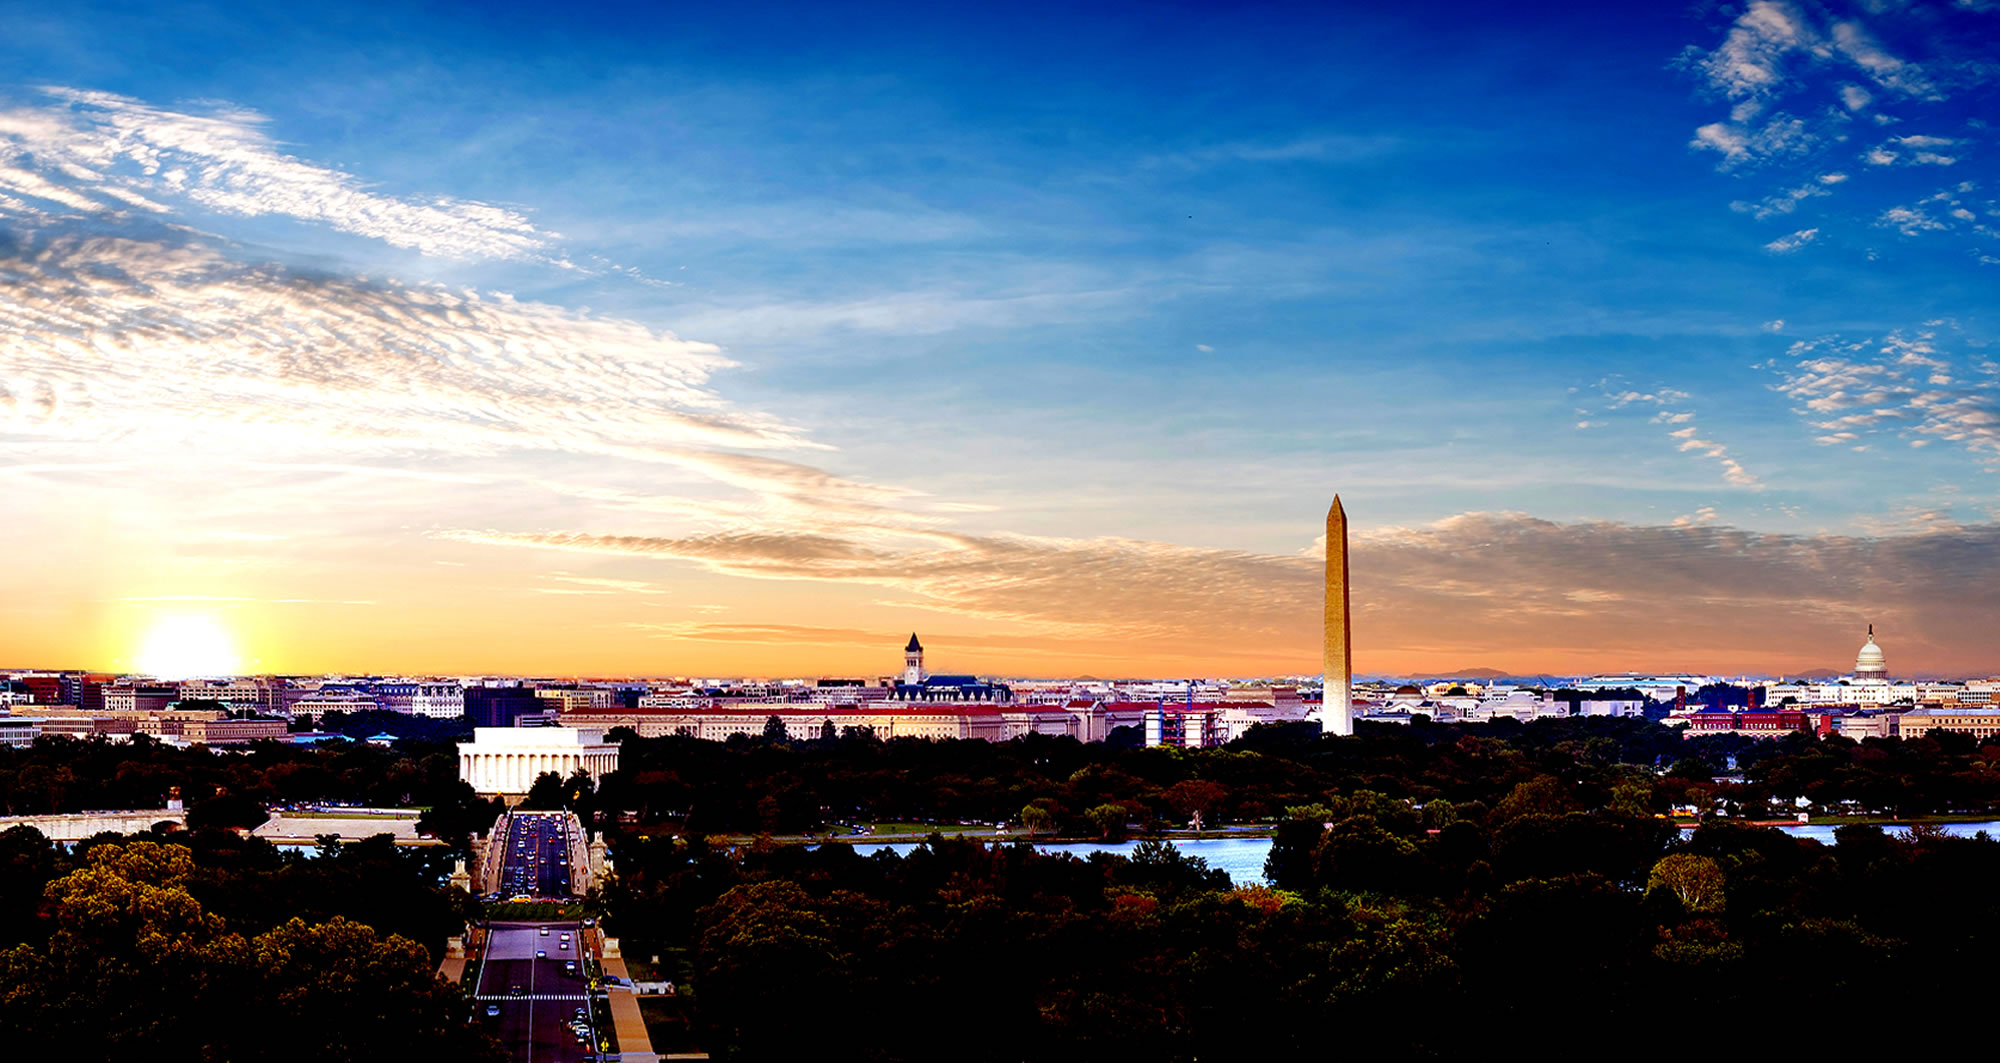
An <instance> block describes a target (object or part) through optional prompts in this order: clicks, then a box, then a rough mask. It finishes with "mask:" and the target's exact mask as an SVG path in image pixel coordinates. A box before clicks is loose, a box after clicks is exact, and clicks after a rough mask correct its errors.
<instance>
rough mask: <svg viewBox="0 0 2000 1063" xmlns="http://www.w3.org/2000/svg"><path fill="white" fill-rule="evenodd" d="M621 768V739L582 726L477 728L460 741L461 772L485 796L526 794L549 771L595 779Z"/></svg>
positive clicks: (473, 787) (567, 776)
mask: <svg viewBox="0 0 2000 1063" xmlns="http://www.w3.org/2000/svg"><path fill="white" fill-rule="evenodd" d="M617 770H618V743H616V742H606V741H605V740H604V733H603V732H602V731H598V730H594V729H589V730H586V729H583V728H577V727H475V728H473V731H472V741H470V742H460V743H459V744H458V777H459V778H460V779H462V780H464V781H465V782H466V783H468V784H469V785H471V787H472V789H473V790H474V791H475V792H477V793H480V794H484V795H499V796H503V797H511V796H519V795H524V794H526V793H527V792H528V789H529V788H530V787H532V786H534V784H535V780H536V779H537V778H539V777H540V776H541V775H542V774H543V773H545V772H554V773H555V774H556V775H558V776H561V777H562V778H565V779H567V778H569V777H570V776H571V775H574V774H575V773H576V772H578V771H585V772H589V773H590V777H591V778H593V779H601V778H603V777H604V776H605V775H607V774H609V773H611V772H614V771H617Z"/></svg>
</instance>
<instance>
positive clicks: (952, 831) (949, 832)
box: [840, 823, 1023, 838]
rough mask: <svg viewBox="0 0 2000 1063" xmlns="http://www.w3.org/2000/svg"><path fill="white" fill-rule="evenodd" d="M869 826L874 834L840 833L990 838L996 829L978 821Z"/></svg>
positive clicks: (866, 835) (1014, 831) (1013, 831)
mask: <svg viewBox="0 0 2000 1063" xmlns="http://www.w3.org/2000/svg"><path fill="white" fill-rule="evenodd" d="M869 826H871V827H873V828H874V829H875V830H874V833H873V834H862V835H854V834H842V835H840V837H843V838H874V837H880V836H882V835H885V834H898V835H914V836H916V837H919V838H922V837H927V836H929V835H930V834H932V833H937V834H942V835H944V836H945V837H947V838H949V837H952V836H953V835H957V834H980V835H985V836H986V837H988V838H991V837H993V836H994V829H995V828H994V827H993V826H992V825H991V824H976V823H975V824H963V823H871V824H869ZM1005 833H1006V834H1007V835H1014V834H1019V833H1023V832H1022V831H1021V829H1020V828H1018V827H1017V828H1014V829H1012V830H1008V831H1006V832H1005Z"/></svg>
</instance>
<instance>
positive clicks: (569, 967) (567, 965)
mask: <svg viewBox="0 0 2000 1063" xmlns="http://www.w3.org/2000/svg"><path fill="white" fill-rule="evenodd" d="M563 970H564V971H566V972H568V973H570V974H575V973H576V961H575V960H564V961H563Z"/></svg>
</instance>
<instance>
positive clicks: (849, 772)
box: [594, 717, 2000, 838]
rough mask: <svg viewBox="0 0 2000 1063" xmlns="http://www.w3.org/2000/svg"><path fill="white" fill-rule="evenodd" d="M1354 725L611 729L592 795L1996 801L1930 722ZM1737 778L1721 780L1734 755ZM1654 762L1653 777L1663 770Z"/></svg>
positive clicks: (784, 813)
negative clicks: (912, 732) (1220, 742)
mask: <svg viewBox="0 0 2000 1063" xmlns="http://www.w3.org/2000/svg"><path fill="white" fill-rule="evenodd" d="M1363 730H1364V736H1363V737H1364V739H1365V740H1363V741H1356V742H1322V741H1320V740H1319V738H1318V734H1317V731H1316V729H1314V728H1313V727H1312V726H1311V725H1292V726H1284V727H1260V728H1257V729H1255V730H1253V731H1252V732H1251V733H1250V734H1249V735H1248V736H1246V737H1245V738H1243V739H1241V740H1239V741H1237V742H1235V743H1233V744H1231V745H1230V746H1228V747H1227V748H1224V749H1217V750H1198V751H1187V750H1174V749H1145V748H1129V747H1119V746H1117V745H1112V744H1097V745H1085V744H1081V743H1078V742H1075V741H1073V740H1070V739H1067V738H1048V737H1043V736H1031V737H1028V738H1024V739H1020V740H1017V741H1014V742H1006V743H998V744H995V743H989V742H977V741H968V742H927V741H917V740H911V739H897V740H894V741H889V742H881V741H877V740H875V739H874V738H872V737H867V736H854V735H850V736H846V737H835V738H827V739H817V740H813V741H810V742H785V741H773V740H767V739H757V738H743V737H739V738H735V739H732V740H730V741H729V742H727V743H715V742H706V741H701V740H699V739H694V738H687V737H668V738H653V739H641V738H636V737H633V736H631V735H630V733H629V732H626V733H623V734H620V735H619V737H622V738H623V739H624V745H623V748H622V750H621V752H620V770H619V771H618V772H617V773H614V774H613V775H611V776H609V777H608V778H607V779H605V780H604V785H603V786H602V787H601V788H600V792H599V793H598V794H597V795H596V797H595V799H594V807H596V808H601V809H605V810H613V811H621V812H629V813H631V814H632V815H633V818H634V822H636V823H638V824H640V825H642V826H656V825H664V826H667V827H670V828H673V829H677V830H680V831H682V832H684V833H693V834H725V833H727V834H755V833H760V832H763V833H773V834H795V833H804V832H810V831H816V830H820V829H823V828H825V827H827V826H828V825H829V824H838V823H864V822H881V821H916V822H932V823H955V822H965V821H970V822H988V823H991V822H1008V823H1014V824H1025V825H1027V826H1029V827H1030V828H1034V829H1035V830H1036V832H1037V833H1038V834H1039V833H1042V832H1043V831H1044V830H1046V831H1048V832H1051V833H1058V834H1063V835H1068V836H1073V837H1088V838H1096V837H1102V836H1105V835H1106V834H1108V833H1115V832H1116V831H1117V830H1122V829H1123V828H1124V826H1125V825H1126V824H1133V825H1136V826H1138V827H1140V828H1141V829H1142V830H1143V829H1150V828H1159V827H1164V826H1176V827H1178V826H1183V825H1186V824H1187V823H1189V822H1190V821H1192V820H1193V819H1194V818H1195V816H1196V815H1197V814H1199V815H1200V816H1201V817H1202V819H1203V824H1204V826H1215V825H1218V824H1222V823H1256V822H1269V821H1273V820H1276V819H1278V818H1281V817H1283V816H1284V815H1285V811H1286V809H1288V808H1292V807H1295V806H1300V805H1308V804H1314V803H1318V802H1321V801H1323V800H1325V799H1326V798H1327V796H1328V795H1342V794H1353V793H1355V792H1358V791H1362V790H1368V791H1373V792H1376V793H1381V794H1384V795H1386V796H1388V797H1391V798H1395V799H1399V800H1400V799H1407V800H1409V801H1413V802H1417V803H1427V802H1431V801H1434V800H1439V799H1442V800H1444V801H1448V802H1451V803H1453V804H1473V805H1478V806H1481V807H1486V808H1490V807H1492V805H1493V804H1494V803H1495V802H1497V801H1498V800H1500V799H1501V798H1502V797H1503V796H1505V795H1506V794H1508V793H1509V792H1511V791H1512V789H1513V788H1514V787H1515V786H1517V785H1519V784H1520V783H1523V782H1527V781H1530V780H1532V779H1535V778H1538V777H1543V776H1546V777H1549V778H1552V779H1554V780H1556V781H1557V782H1558V783H1560V784H1562V786H1563V787H1564V788H1565V790H1566V792H1569V793H1570V794H1571V798H1570V799H1571V800H1572V801H1574V802H1576V803H1579V804H1580V805H1582V806H1584V807H1597V806H1600V805H1603V804H1605V803H1606V802H1607V801H1608V800H1609V798H1610V793H1611V791H1612V790H1613V789H1614V788H1616V787H1617V786H1618V785H1619V784H1621V783H1627V782H1629V783H1633V784H1643V785H1644V786H1645V788H1646V790H1647V793H1646V798H1645V800H1646V802H1647V804H1648V807H1649V808H1650V809H1651V810H1652V811H1658V812H1664V811H1667V810H1668V809H1669V808H1672V807H1674V806H1694V807H1696V808H1698V809H1701V810H1704V811H1708V810H1718V809H1719V810H1721V811H1724V812H1727V813H1729V814H1731V815H1735V816H1747V817H1749V818H1763V817H1767V816H1775V815H1790V814H1792V813H1793V812H1795V811H1796V805H1795V804H1794V799H1795V798H1799V797H1804V798H1807V799H1808V800H1809V801H1811V802H1813V803H1814V805H1815V806H1816V808H1817V810H1819V811H1822V812H1825V811H1837V810H1843V809H1848V808H1850V807H1851V808H1853V809H1857V810H1858V809H1866V810H1879V811H1882V812H1885V813H1889V814H1893V815H1912V814H1922V813H1934V812H1944V811H1954V810H1969V811H1985V810H1993V809H1996V808H2000V773H1996V772H1995V771H1994V770H1993V769H1994V766H1995V764H1996V763H2000V743H1993V744H1988V745H1986V746H1983V747H1982V746H1980V745H1978V744H1977V743H1975V742H1974V741H1973V740H1972V739H1970V738H1969V737H1967V736H1964V735H1960V734H1955V733H1949V732H1943V733H1937V734H1933V735H1932V736H1929V737H1926V738H1923V739H1917V740H1913V741H1907V742H1904V741H1895V740H1880V739H1871V740H1869V741H1866V742H1863V743H1859V744H1857V743H1855V742H1852V741H1849V740H1847V739H1844V738H1838V737H1835V738H1829V739H1825V740H1821V739H1817V738H1814V737H1812V736H1809V735H1797V736H1793V737H1790V738H1787V739H1784V740H1782V741H1758V740H1754V739H1747V738H1742V737H1739V736H1717V737H1712V738H1704V739H1701V740H1699V741H1696V742H1689V741H1686V740H1684V739H1682V738H1681V736H1680V733H1679V732H1677V731H1675V730H1673V729H1671V728H1667V727H1662V726H1659V725H1658V724H1655V723H1650V722H1647V721H1643V720H1632V719H1610V718H1604V717H1594V718H1581V719H1567V720H1544V721H1539V722H1536V723H1534V724H1531V725H1522V724H1519V723H1516V722H1513V721H1504V722H1496V723H1492V724H1486V725H1480V726H1428V727H1427V726H1411V727H1396V726H1387V725H1378V726H1375V727H1369V726H1367V725H1364V727H1363ZM1732 761H1733V762H1734V764H1735V766H1736V767H1738V768H1740V769H1741V770H1742V774H1743V778H1742V779H1741V780H1740V781H1726V782H1717V781H1716V777H1717V776H1718V775H1721V774H1722V773H1723V772H1724V770H1725V768H1726V767H1728V766H1729V765H1730V764H1731V762H1732ZM1663 771H1664V772H1665V773H1666V774H1665V777H1664V778H1662V777H1661V776H1660V773H1661V772H1663Z"/></svg>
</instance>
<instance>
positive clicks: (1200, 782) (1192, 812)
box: [1166, 779, 1229, 831]
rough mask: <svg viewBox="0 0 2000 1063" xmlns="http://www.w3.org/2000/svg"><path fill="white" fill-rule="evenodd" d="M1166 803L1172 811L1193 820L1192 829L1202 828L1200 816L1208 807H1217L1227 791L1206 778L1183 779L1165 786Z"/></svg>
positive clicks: (1224, 799) (1227, 796)
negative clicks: (1171, 807)
mask: <svg viewBox="0 0 2000 1063" xmlns="http://www.w3.org/2000/svg"><path fill="white" fill-rule="evenodd" d="M1166 797H1167V804H1169V805H1171V806H1173V809H1174V811H1176V812H1179V813H1180V814H1181V815H1184V816H1187V817H1189V818H1190V819H1192V820H1193V821H1194V829H1195V830H1197V831H1199V830H1201V829H1202V816H1203V814H1205V813H1206V812H1207V811H1208V810H1209V809H1212V808H1219V807H1221V805H1222V802H1224V801H1226V800H1228V798H1229V791H1227V790H1225V789H1223V788H1222V787H1220V786H1218V785H1216V784H1215V783H1212V782H1209V781H1208V780H1206V779H1184V780H1182V781H1181V782H1177V783H1175V784H1173V785H1172V786H1169V787H1167V794H1166Z"/></svg>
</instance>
